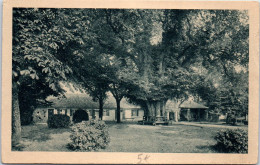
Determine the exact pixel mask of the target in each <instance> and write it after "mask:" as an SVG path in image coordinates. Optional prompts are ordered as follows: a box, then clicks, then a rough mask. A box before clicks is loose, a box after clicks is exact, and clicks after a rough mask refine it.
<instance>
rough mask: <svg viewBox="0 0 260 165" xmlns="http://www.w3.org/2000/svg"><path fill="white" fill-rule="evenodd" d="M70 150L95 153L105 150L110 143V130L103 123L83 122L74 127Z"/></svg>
mask: <svg viewBox="0 0 260 165" xmlns="http://www.w3.org/2000/svg"><path fill="white" fill-rule="evenodd" d="M70 139H71V142H70V143H69V144H68V147H69V149H71V150H76V151H93V150H98V149H104V148H106V146H107V145H108V143H109V142H110V138H109V134H108V128H107V126H106V124H105V123H104V122H103V121H97V120H90V121H82V122H80V123H76V124H74V125H73V127H72V130H71V135H70Z"/></svg>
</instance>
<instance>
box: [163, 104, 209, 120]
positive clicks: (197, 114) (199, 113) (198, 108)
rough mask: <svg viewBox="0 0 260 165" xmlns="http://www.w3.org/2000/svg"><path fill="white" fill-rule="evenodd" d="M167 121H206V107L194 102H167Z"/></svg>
mask: <svg viewBox="0 0 260 165" xmlns="http://www.w3.org/2000/svg"><path fill="white" fill-rule="evenodd" d="M166 111H167V114H168V115H167V118H168V120H173V121H176V122H178V121H207V120H208V107H206V106H204V105H202V104H199V103H196V102H194V101H184V102H183V103H181V104H180V103H177V102H174V101H171V100H169V101H168V102H167V103H166Z"/></svg>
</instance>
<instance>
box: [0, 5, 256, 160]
mask: <svg viewBox="0 0 260 165" xmlns="http://www.w3.org/2000/svg"><path fill="white" fill-rule="evenodd" d="M216 3H217V2H216ZM256 4H257V3H256ZM255 6H257V5H255ZM79 7H80V6H79ZM10 10H11V11H9V13H11V18H12V19H11V20H10V21H11V25H12V26H11V27H10V29H9V30H10V31H11V33H10V34H11V38H10V39H9V40H10V41H11V46H10V47H11V50H10V51H11V54H10V55H11V57H9V58H11V59H10V60H9V61H8V62H9V63H11V64H10V67H9V68H10V69H9V70H11V73H8V74H9V76H10V78H9V79H10V80H11V81H10V82H9V85H11V89H10V92H11V93H10V100H9V102H10V103H9V104H10V109H4V108H3V107H2V113H3V112H5V110H6V111H10V112H9V114H10V116H9V117H8V118H10V123H9V126H8V128H10V136H8V137H9V138H10V139H9V141H10V143H9V144H8V145H9V146H8V148H9V149H10V151H8V152H10V153H15V154H20V153H21V154H26V153H27V154H28V152H30V153H39V152H41V153H43V154H44V153H46V154H48V153H65V154H66V153H68V154H70V153H71V154H73V153H74V154H75V155H76V154H77V153H81V154H88V153H89V154H92V155H93V154H97V155H98V154H99V153H106V154H111V155H113V153H117V154H118V153H123V154H124V153H135V155H137V156H135V157H136V158H135V159H136V160H134V161H132V160H131V161H129V162H130V163H153V161H151V157H152V154H153V153H160V154H162V153H165V154H176V153H179V154H184V155H185V154H191V155H193V154H194V153H196V154H198V153H200V154H215V155H222V154H223V155H226V156H228V155H236V156H238V157H239V156H248V155H249V154H250V152H249V148H250V147H252V146H249V139H254V142H255V143H256V144H257V143H258V135H257V134H258V131H257V130H258V128H257V125H258V117H257V116H258V106H257V105H258V98H254V99H255V100H256V101H257V102H256V103H255V105H256V106H257V109H252V108H251V109H250V105H249V103H250V100H249V93H250V92H249V90H250V87H252V85H255V89H257V91H256V92H257V93H256V94H255V96H258V95H257V94H258V84H257V83H258V79H257V80H254V81H252V82H253V84H251V85H250V81H249V80H250V79H249V77H250V73H251V72H252V74H255V75H257V76H258V71H253V70H250V67H251V63H250V65H249V61H250V58H252V57H251V56H253V54H250V51H249V48H250V44H252V41H250V33H249V32H250V30H249V29H250V26H251V24H250V10H249V9H247V8H244V9H243V8H242V9H205V8H202V9H194V8H187V9H182V8H180V9H179V8H172V9H171V8H127V7H123V8H111V7H109V8H106V7H101V8H100V7H99V8H96V7H80V8H75V7H41V6H35V7H32V6H29V7H24V6H22V7H17V6H13V7H12V8H11V9H10ZM256 14H258V13H256ZM256 23H257V22H256ZM256 26H257V27H258V26H259V24H257V25H256ZM258 37H259V36H258ZM258 39H259V38H258ZM249 43H250V44H249ZM256 43H257V42H256ZM256 50H257V49H256ZM257 53H258V54H259V52H257ZM258 54H254V56H258ZM3 56H5V54H3ZM4 58H5V57H3V63H4V61H5V59H4ZM256 60H257V61H255V62H256V63H255V64H254V65H255V66H256V68H255V69H256V70H257V67H258V65H259V64H258V58H256ZM3 71H5V70H4V68H3ZM3 81H4V79H3ZM3 88H4V87H3ZM251 90H252V89H251ZM2 98H3V97H2ZM251 98H252V97H250V99H251ZM251 104H252V102H251ZM3 109H4V110H3ZM256 111H257V112H256ZM253 113H255V114H257V115H256V120H255V119H254V120H250V116H254V114H253ZM251 125H255V127H256V128H257V129H256V130H253V131H254V132H256V133H255V134H256V135H254V136H250V134H249V127H250V126H251ZM2 130H3V128H2ZM255 137H256V138H255ZM2 143H3V140H2ZM2 152H4V151H2ZM254 152H256V153H257V151H256V150H255V151H254ZM147 153H149V154H147ZM251 153H252V152H251ZM28 156H29V154H28ZM193 156H194V155H193ZM254 156H256V155H254ZM117 157H118V156H117ZM119 157H120V156H119ZM194 157H195V156H194ZM68 159H69V158H68ZM184 160H185V158H184ZM245 160H246V159H245ZM253 160H257V157H254V159H252V161H253ZM200 161H201V162H203V159H202V157H201V159H200ZM9 162H10V161H9ZM21 162H22V161H21ZM45 162H46V163H53V162H52V161H48V160H46V161H42V162H41V163H45ZM108 162H109V161H108ZM182 162H185V161H182ZM206 162H207V161H206ZM208 162H214V161H210V160H209V161H208ZM221 162H222V161H219V163H221ZM223 162H225V161H223ZM28 163H32V162H30V161H29V162H28ZM60 163H67V162H66V161H61V162H60ZM68 163H69V162H68ZM78 163H83V162H78ZM84 163H89V161H85V162H84ZM94 163H95V162H94ZM117 163H122V162H120V161H119V162H117ZM171 163H175V162H171ZM241 163H245V162H243V161H242V160H241ZM248 163H249V162H248Z"/></svg>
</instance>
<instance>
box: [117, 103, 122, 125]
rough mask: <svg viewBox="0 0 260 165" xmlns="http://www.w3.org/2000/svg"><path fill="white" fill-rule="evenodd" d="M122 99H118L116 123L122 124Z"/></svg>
mask: <svg viewBox="0 0 260 165" xmlns="http://www.w3.org/2000/svg"><path fill="white" fill-rule="evenodd" d="M120 101H121V100H120V99H116V122H117V123H120V122H121V115H120V110H121V109H120Z"/></svg>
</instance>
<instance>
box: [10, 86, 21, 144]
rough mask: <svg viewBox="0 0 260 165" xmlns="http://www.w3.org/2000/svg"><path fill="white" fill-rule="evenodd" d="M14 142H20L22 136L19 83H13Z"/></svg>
mask: <svg viewBox="0 0 260 165" xmlns="http://www.w3.org/2000/svg"><path fill="white" fill-rule="evenodd" d="M12 89H13V91H12V144H13V145H15V144H17V143H19V141H20V138H21V119H20V109H19V99H18V85H17V84H16V83H13V87H12Z"/></svg>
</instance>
